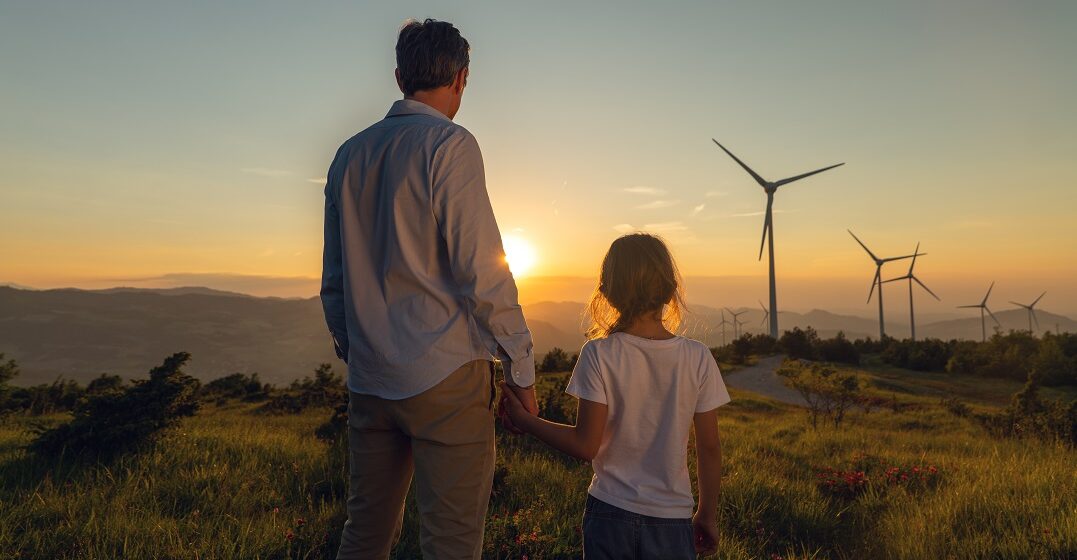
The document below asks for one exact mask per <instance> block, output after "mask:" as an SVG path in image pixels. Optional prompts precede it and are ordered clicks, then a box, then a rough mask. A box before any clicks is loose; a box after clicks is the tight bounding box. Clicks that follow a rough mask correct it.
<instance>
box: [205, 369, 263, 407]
mask: <svg viewBox="0 0 1077 560" xmlns="http://www.w3.org/2000/svg"><path fill="white" fill-rule="evenodd" d="M272 388H273V386H272V385H270V384H269V383H262V381H261V379H259V378H258V374H257V373H252V374H250V375H244V374H242V373H233V374H232V375H226V376H224V377H220V378H217V379H214V380H213V381H210V382H209V383H206V384H205V385H204V386H202V390H201V391H200V393H199V394H200V395H201V396H202V397H203V398H206V399H217V400H224V399H240V400H244V401H263V400H265V399H267V398H269V393H270V391H271V390H272Z"/></svg>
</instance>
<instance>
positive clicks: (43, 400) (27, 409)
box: [8, 379, 85, 415]
mask: <svg viewBox="0 0 1077 560" xmlns="http://www.w3.org/2000/svg"><path fill="white" fill-rule="evenodd" d="M84 392H85V390H84V389H83V388H82V386H81V385H79V384H78V382H77V381H73V380H70V379H68V380H64V379H57V380H56V381H53V382H52V383H47V384H45V383H43V384H41V385H34V386H33V387H24V388H16V389H13V390H11V392H10V396H9V398H8V408H9V410H16V411H21V412H23V413H26V414H32V415H41V414H55V413H57V412H65V411H68V410H73V409H74V408H75V406H76V405H77V404H78V402H79V399H80V398H82V395H83V394H84Z"/></svg>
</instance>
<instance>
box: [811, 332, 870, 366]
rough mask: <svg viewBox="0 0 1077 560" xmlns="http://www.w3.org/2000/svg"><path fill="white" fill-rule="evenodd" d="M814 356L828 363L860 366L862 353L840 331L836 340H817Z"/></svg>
mask: <svg viewBox="0 0 1077 560" xmlns="http://www.w3.org/2000/svg"><path fill="white" fill-rule="evenodd" d="M814 354H815V355H816V356H818V357H819V358H821V359H822V360H824V361H827V362H835V363H839V364H849V365H853V366H858V365H860V351H859V350H857V349H856V346H855V345H853V343H852V342H850V341H849V339H848V338H845V333H844V332H842V331H838V334H837V335H836V336H835V337H834V338H828V339H825V340H819V339H816V340H815V348H814Z"/></svg>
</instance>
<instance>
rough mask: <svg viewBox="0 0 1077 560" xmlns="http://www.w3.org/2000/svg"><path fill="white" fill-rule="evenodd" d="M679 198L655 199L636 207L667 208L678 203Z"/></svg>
mask: <svg viewBox="0 0 1077 560" xmlns="http://www.w3.org/2000/svg"><path fill="white" fill-rule="evenodd" d="M680 203H681V201H679V200H655V201H652V202H648V203H647V204H640V205H639V206H637V207H636V208H637V209H639V210H656V209H658V208H669V207H670V206H676V205H678V204H680Z"/></svg>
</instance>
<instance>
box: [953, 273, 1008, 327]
mask: <svg viewBox="0 0 1077 560" xmlns="http://www.w3.org/2000/svg"><path fill="white" fill-rule="evenodd" d="M994 287H995V283H994V282H991V286H990V287H988V288H987V295H985V296H984V299H983V301H981V302H980V303H978V304H976V305H959V306H957V307H958V308H959V309H971V308H979V310H980V331H981V333H982V335H983V341H984V342H987V319H986V318H985V317H984V311H986V312H988V313H989V314H990V315H991V318H992V319H994V320H995V324H996V325H1001V323H999V322H998V318H997V317H995V314H994V313H991V310H990V309H988V308H987V298H989V297H991V290H992V289H993V288H994Z"/></svg>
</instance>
